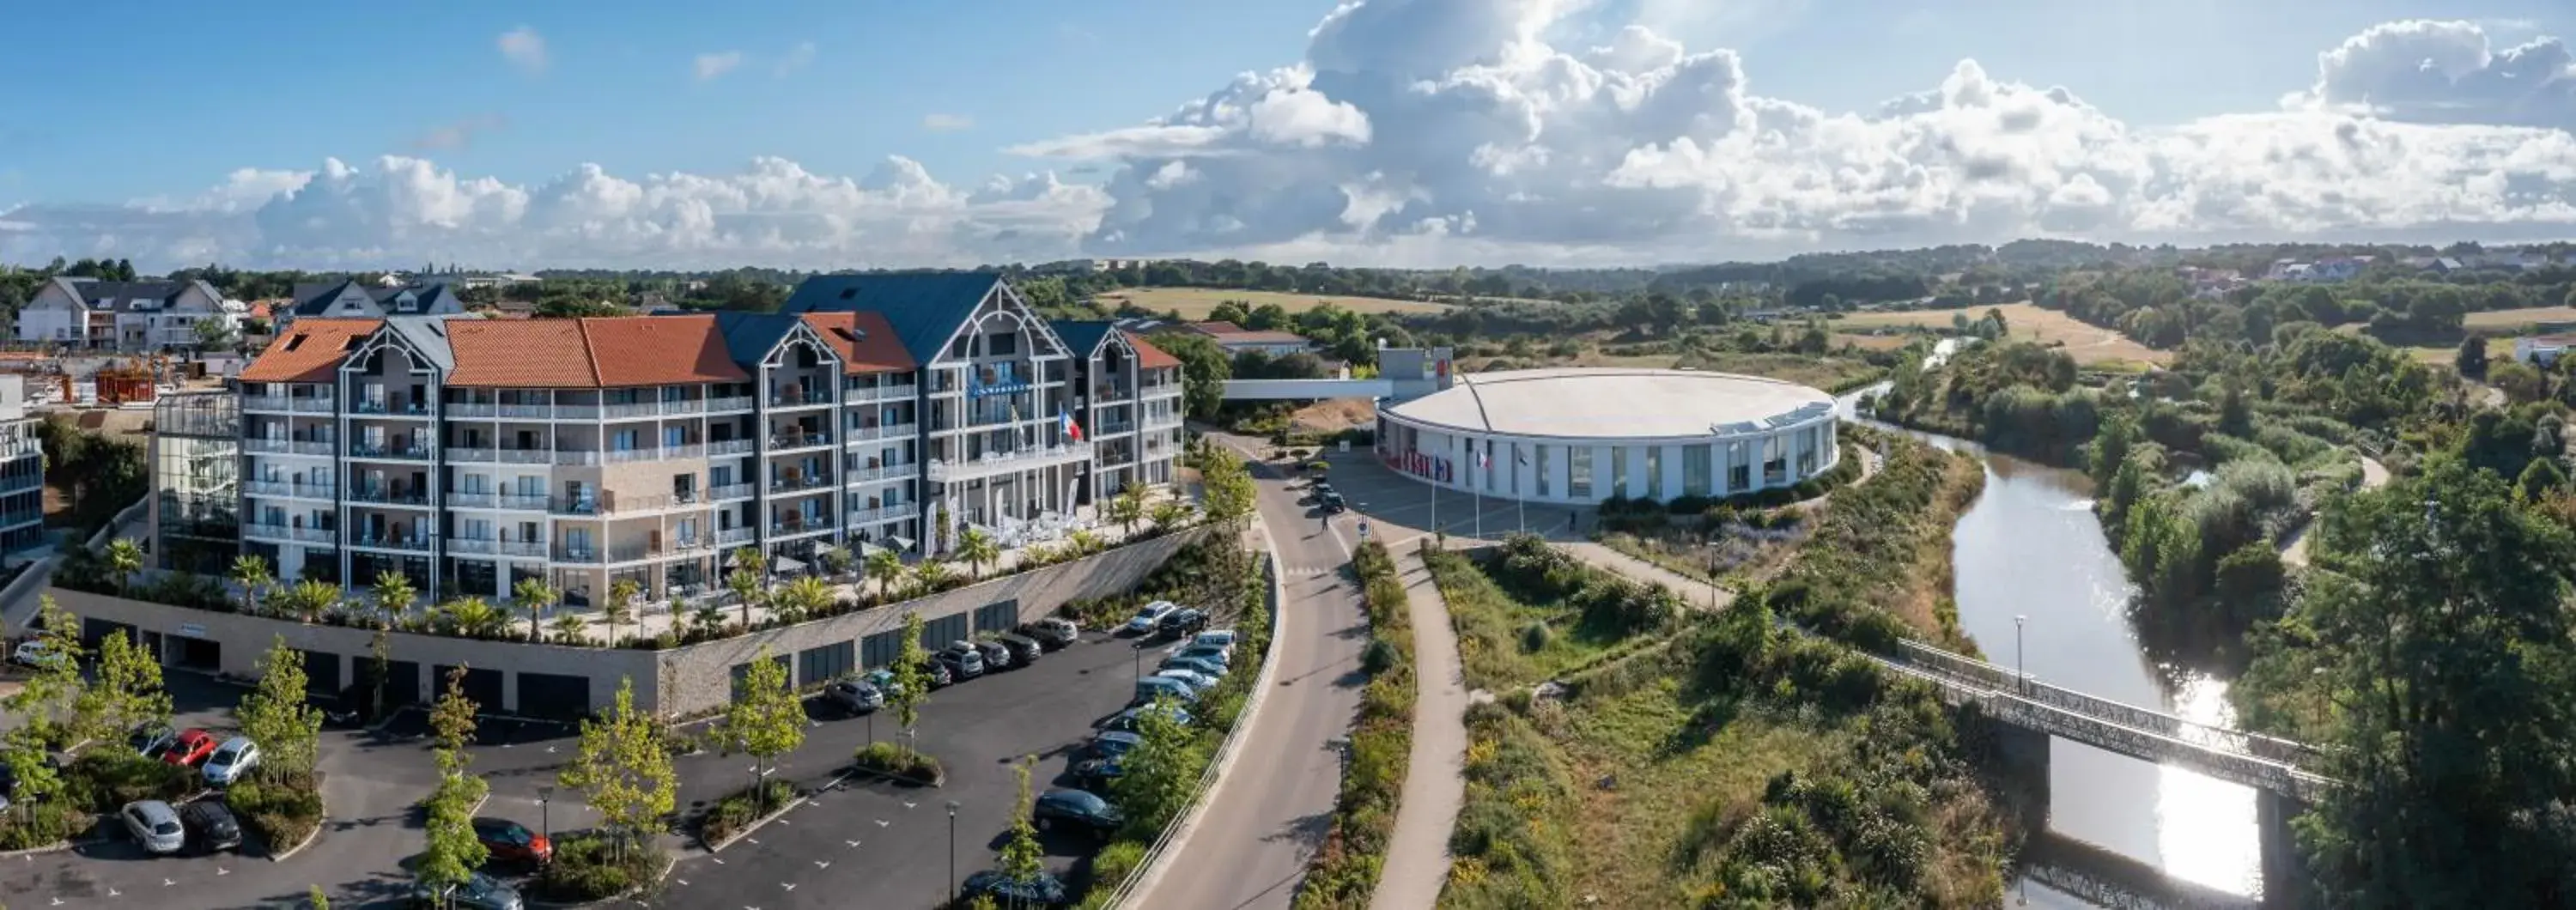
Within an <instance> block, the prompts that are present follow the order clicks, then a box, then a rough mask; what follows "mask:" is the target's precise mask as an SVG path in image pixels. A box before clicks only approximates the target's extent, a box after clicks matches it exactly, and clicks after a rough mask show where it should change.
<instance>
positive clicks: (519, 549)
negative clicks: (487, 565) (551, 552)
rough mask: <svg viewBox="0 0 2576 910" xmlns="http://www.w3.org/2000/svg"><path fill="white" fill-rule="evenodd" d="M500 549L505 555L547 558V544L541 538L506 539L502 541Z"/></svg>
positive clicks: (524, 557)
mask: <svg viewBox="0 0 2576 910" xmlns="http://www.w3.org/2000/svg"><path fill="white" fill-rule="evenodd" d="M499 549H500V551H501V555H503V556H517V557H520V558H523V559H544V558H546V544H545V541H541V540H504V541H502V542H501V543H500V545H499Z"/></svg>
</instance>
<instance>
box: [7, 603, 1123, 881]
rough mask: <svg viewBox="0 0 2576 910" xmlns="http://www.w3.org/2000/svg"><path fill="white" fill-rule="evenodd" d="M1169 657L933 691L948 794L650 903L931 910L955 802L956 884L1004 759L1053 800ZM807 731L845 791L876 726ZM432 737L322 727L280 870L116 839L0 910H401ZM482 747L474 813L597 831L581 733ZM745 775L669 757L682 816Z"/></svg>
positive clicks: (187, 697) (16, 862)
mask: <svg viewBox="0 0 2576 910" xmlns="http://www.w3.org/2000/svg"><path fill="white" fill-rule="evenodd" d="M1165 646H1167V645H1158V646H1156V648H1153V649H1148V650H1144V651H1141V652H1140V651H1139V649H1137V648H1135V647H1133V642H1132V641H1131V640H1129V639H1121V638H1115V637H1112V636H1110V635H1107V634H1104V633H1100V632H1088V633H1085V634H1084V635H1083V640H1082V641H1080V642H1078V643H1075V644H1073V645H1071V646H1069V647H1067V648H1065V649H1064V650H1062V651H1057V652H1054V653H1050V654H1048V655H1046V656H1045V657H1044V658H1043V659H1041V660H1039V661H1038V662H1037V663H1036V664H1034V665H1031V666H1028V667H1025V668H1021V669H1015V670H1010V671H1005V672H1001V673H995V674H989V675H987V676H985V677H983V678H981V679H977V680H973V681H970V682H966V683H961V684H958V685H954V686H950V687H948V688H945V689H940V690H938V691H937V692H936V693H934V694H933V695H932V696H931V698H930V701H929V703H928V704H927V705H926V706H924V707H923V709H922V722H921V727H920V741H919V743H918V745H919V747H920V748H921V749H922V750H924V751H926V752H929V753H930V754H932V755H935V756H938V757H939V758H940V759H941V760H942V761H943V762H944V763H945V764H946V767H947V775H948V776H947V781H946V786H944V787H940V788H907V787H898V786H893V785H890V784H885V783H882V782H874V781H869V780H863V779H850V780H845V781H841V783H839V785H837V786H834V787H831V789H829V790H826V791H825V792H823V793H821V794H820V795H818V796H817V797H816V798H815V799H814V800H813V801H811V802H809V803H807V804H805V805H804V806H802V807H800V808H798V809H796V810H794V811H793V812H790V813H789V814H788V815H787V816H786V817H785V818H784V819H782V820H781V821H778V822H772V823H771V824H770V825H769V826H767V827H764V828H762V829H760V830H759V831H757V832H755V833H753V834H752V835H751V836H750V837H749V838H746V839H744V840H743V841H741V842H738V843H736V844H733V845H732V846H730V847H728V848H727V849H726V850H725V851H724V852H723V853H721V854H717V855H708V854H707V853H706V852H705V851H704V850H702V849H700V848H699V847H698V846H697V845H696V843H695V841H693V840H684V839H680V838H672V839H670V841H669V842H670V844H671V846H672V847H674V848H675V850H674V852H675V854H676V856H677V857H678V860H679V862H678V865H677V866H676V867H675V869H674V870H673V872H672V875H671V877H670V880H669V881H668V882H666V883H665V887H664V892H663V894H662V895H661V896H660V897H658V898H657V899H655V900H654V901H653V902H652V903H653V904H654V905H655V906H662V907H675V908H676V907H736V906H751V907H759V908H764V910H783V908H795V907H827V906H828V907H844V906H850V905H851V895H853V894H855V893H859V892H857V891H854V890H853V889H858V888H864V889H865V892H864V893H867V894H869V895H871V896H881V897H882V899H883V900H885V902H886V903H885V905H886V906H893V907H903V906H925V907H926V906H930V905H932V904H933V903H934V902H935V901H936V900H938V899H939V898H940V897H941V896H942V895H944V894H945V893H946V890H947V888H948V887H950V885H951V884H952V883H953V882H954V881H955V879H952V878H950V877H949V872H948V866H949V857H950V852H949V851H950V822H949V818H948V809H947V803H948V802H949V801H950V800H955V801H957V802H958V804H959V807H958V810H957V818H956V822H955V857H956V875H957V876H958V877H959V878H962V877H963V876H965V875H967V874H970V873H973V872H975V871H977V870H981V869H985V868H989V867H990V866H991V865H992V862H993V859H994V856H995V853H996V851H997V850H998V848H999V846H1000V844H1001V839H1002V836H1003V834H1004V833H1005V832H1006V831H1007V830H1008V826H1009V821H1010V816H1011V813H1012V811H1013V810H1014V808H1015V803H1016V802H1017V799H1018V783H1017V778H1016V776H1015V775H1014V774H1013V773H1012V770H1011V765H1010V762H1011V760H1012V759H1014V758H1016V757H1017V756H1021V755H1036V756H1038V759H1039V763H1038V765H1037V768H1036V772H1035V779H1034V781H1033V788H1034V789H1036V790H1039V791H1043V790H1045V789H1047V788H1049V787H1052V786H1056V785H1057V784H1056V783H1055V781H1056V779H1057V778H1058V776H1059V775H1061V774H1062V773H1063V772H1064V771H1065V770H1066V768H1067V767H1068V765H1069V761H1068V759H1067V755H1068V754H1069V753H1070V752H1071V750H1073V749H1074V748H1076V747H1078V746H1079V745H1080V744H1081V743H1082V742H1083V741H1084V740H1085V739H1086V738H1088V736H1089V735H1090V733H1091V732H1092V731H1091V727H1092V724H1094V723H1095V722H1097V721H1099V720H1100V719H1102V718H1105V717H1107V716H1109V715H1111V714H1113V713H1116V712H1117V711H1118V710H1119V709H1120V708H1122V707H1124V706H1125V705H1126V702H1127V699H1128V696H1129V694H1130V693H1131V691H1132V689H1133V681H1134V678H1135V676H1136V673H1137V668H1138V667H1140V666H1141V667H1142V669H1143V670H1144V671H1145V672H1151V671H1152V670H1153V666H1152V665H1153V664H1154V663H1156V662H1157V661H1158V660H1160V658H1161V655H1160V654H1159V653H1158V650H1159V648H1160V647H1165ZM168 686H169V689H170V690H171V693H172V695H173V699H174V701H175V702H176V703H177V707H178V712H177V716H176V718H175V726H178V727H180V728H182V729H184V728H187V727H191V726H199V727H206V728H208V729H225V728H230V727H231V726H233V724H232V721H231V717H230V709H231V708H232V706H233V705H234V704H235V703H236V702H237V701H238V700H239V697H240V694H241V691H242V690H241V689H239V688H237V687H234V686H230V685H225V684H220V683H216V682H213V681H211V680H208V679H206V678H204V677H199V676H194V675H190V674H182V673H173V674H171V675H170V677H169V680H168ZM809 723H810V726H809V727H808V728H807V730H806V740H805V746H804V748H802V749H799V750H797V752H796V753H795V754H793V755H790V756H787V757H784V758H782V759H781V760H780V761H779V763H778V768H777V770H776V772H775V773H776V774H777V775H779V776H781V777H783V778H785V779H788V780H793V781H795V782H797V783H798V784H800V785H802V786H804V787H806V788H809V789H811V788H817V787H823V786H826V785H829V784H832V783H833V782H834V781H835V780H838V779H840V778H841V776H842V774H843V773H844V772H845V771H846V769H847V768H848V767H849V760H850V755H851V753H852V752H853V751H854V750H856V749H857V748H858V747H859V746H860V745H863V744H865V743H866V742H868V740H869V737H870V735H871V721H870V719H869V718H867V717H865V716H858V717H852V716H846V715H844V714H843V713H842V712H840V711H839V709H837V708H834V707H832V706H830V705H829V704H827V703H824V702H820V701H817V702H814V703H812V707H811V720H810V722H809ZM421 727H422V724H421V721H420V718H419V717H418V716H417V712H414V714H413V715H412V716H409V717H405V718H402V719H400V720H397V721H396V722H395V723H393V724H391V725H390V726H389V727H388V732H389V733H391V734H393V735H392V736H391V737H388V738H379V737H376V736H374V735H372V734H368V733H365V732H359V731H338V730H325V731H324V732H323V734H322V741H321V748H320V751H321V758H320V766H321V769H322V771H323V774H324V783H323V796H324V800H325V803H326V806H325V814H326V818H325V819H324V821H323V828H322V833H321V835H320V836H319V837H318V838H316V839H315V841H314V842H313V843H312V844H311V845H310V846H308V847H307V848H305V849H304V850H303V851H302V852H299V853H297V854H296V855H294V856H293V857H291V858H289V859H287V860H285V861H283V862H271V861H270V860H268V859H266V858H264V857H262V856H259V855H257V851H256V850H255V849H252V850H251V855H240V854H229V853H228V854H219V855H215V856H202V857H200V856H185V855H182V856H168V857H157V856H150V855H147V854H145V853H144V852H143V851H142V850H141V849H140V848H139V847H137V846H136V845H134V844H132V843H130V842H127V841H125V840H123V839H122V838H115V837H108V838H102V839H99V840H97V841H95V842H91V843H85V844H84V845H82V846H80V847H77V848H75V849H73V850H70V851H64V852H57V853H48V854H40V855H31V856H22V857H16V858H11V859H7V860H0V895H7V896H8V900H9V903H11V904H12V905H18V906H31V907H57V906H59V907H101V906H137V907H277V906H294V905H297V904H298V903H299V902H300V901H301V900H302V899H303V897H304V895H305V894H306V892H307V890H308V889H309V888H311V887H312V886H315V885H319V886H321V887H322V888H323V890H324V891H325V893H327V894H329V895H330V896H331V898H332V901H333V905H334V906H337V907H347V906H385V905H389V904H393V903H397V902H399V901H400V900H401V899H402V898H403V897H404V896H405V895H406V894H407V893H408V889H409V887H410V882H411V873H410V871H409V865H410V863H411V861H412V859H413V857H414V856H415V855H416V854H417V853H418V852H419V851H420V848H421V845H422V831H421V819H420V818H419V817H418V815H417V813H415V812H414V811H413V810H412V809H411V804H412V803H413V801H415V800H417V799H419V798H421V797H422V796H424V795H426V794H427V793H429V792H430V790H431V788H432V787H433V786H434V784H435V783H436V780H437V769H436V767H435V766H434V764H433V763H432V761H431V756H430V753H429V748H428V744H427V742H426V741H424V740H422V739H419V738H417V737H416V736H413V735H409V734H416V733H418V732H421ZM689 729H690V730H692V731H694V732H705V731H706V730H707V729H708V728H707V727H706V726H704V725H699V726H694V727H691V728H689ZM895 732H896V727H895V722H894V720H893V718H892V716H891V714H890V712H887V713H882V714H881V716H878V717H876V718H875V719H874V721H873V735H874V736H875V738H877V739H883V740H893V739H894V738H895ZM479 734H480V739H481V742H480V743H479V744H478V745H476V746H475V747H474V748H473V749H472V750H471V751H472V753H473V755H474V761H473V765H472V768H473V770H474V772H475V773H477V774H480V775H482V776H484V778H485V779H486V780H487V781H489V782H490V784H491V798H490V799H489V800H488V801H487V802H486V803H485V804H484V806H483V807H482V808H481V809H480V810H478V811H477V812H476V813H475V814H476V815H478V816H486V817H496V818H506V819H510V820H512V821H517V822H519V823H521V824H524V825H526V826H528V827H529V828H531V829H540V830H551V831H553V832H556V833H561V832H565V831H572V830H578V829H582V828H587V827H590V826H591V825H593V824H595V823H596V822H597V817H596V815H594V814H593V813H591V812H590V810H589V809H588V808H587V807H586V806H584V805H583V803H582V798H581V796H580V794H578V793H572V792H563V791H558V792H556V793H554V794H553V798H552V799H551V800H544V799H542V797H541V794H542V793H543V791H544V789H545V788H548V787H551V786H552V785H553V783H554V779H555V773H556V771H558V770H559V769H560V768H561V767H562V765H563V764H564V763H565V762H566V761H569V760H570V759H571V758H572V757H573V755H574V754H575V752H576V751H577V749H578V744H577V740H576V731H575V730H573V729H572V728H570V727H566V726H564V725H560V724H552V723H531V722H520V721H512V720H505V719H500V718H485V719H484V720H483V721H482V724H481V729H480V730H479ZM751 764H752V762H751V759H749V758H748V757H746V756H740V755H734V756H725V755H721V754H717V753H714V752H703V753H699V754H695V755H687V756H682V757H680V758H678V759H676V760H675V761H674V767H675V768H676V770H677V771H678V772H679V776H680V793H679V808H680V813H681V815H682V816H684V817H687V816H693V815H695V814H696V813H697V812H699V811H701V810H703V809H704V808H705V807H706V806H708V805H709V804H711V803H712V802H713V801H714V800H715V799H716V798H718V797H720V796H722V795H723V794H725V793H728V792H732V791H733V790H736V789H739V788H741V787H743V786H745V785H747V784H748V783H749V782H750V779H751V776H750V773H749V772H750V768H751ZM102 830H103V831H105V830H107V829H102ZM1088 846H1089V845H1088V844H1086V843H1084V842H1082V841H1081V840H1080V839H1079V838H1078V837H1077V836H1070V835H1068V836H1064V837H1061V838H1050V839H1049V843H1048V853H1049V855H1050V856H1051V857H1052V858H1053V859H1054V861H1055V865H1056V868H1057V869H1058V871H1059V872H1070V871H1071V868H1072V867H1073V866H1074V865H1075V859H1076V857H1078V856H1080V855H1081V854H1083V853H1085V852H1087V848H1088ZM505 877H508V876H505ZM872 903H873V902H872Z"/></svg>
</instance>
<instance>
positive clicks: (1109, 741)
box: [1075, 733, 1145, 758]
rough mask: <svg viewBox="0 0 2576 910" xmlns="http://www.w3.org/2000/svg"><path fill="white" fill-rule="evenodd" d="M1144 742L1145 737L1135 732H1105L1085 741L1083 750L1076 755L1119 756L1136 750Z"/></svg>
mask: <svg viewBox="0 0 2576 910" xmlns="http://www.w3.org/2000/svg"><path fill="white" fill-rule="evenodd" d="M1144 744H1145V738H1144V737H1142V736H1139V735H1137V734H1134V733H1103V734H1100V735H1098V736H1094V737H1092V738H1091V741H1090V742H1087V743H1083V744H1082V751H1080V752H1077V753H1075V755H1076V756H1078V757H1081V758H1117V757H1118V756H1121V755H1125V754H1127V753H1129V752H1134V751H1136V747H1137V746H1141V745H1144Z"/></svg>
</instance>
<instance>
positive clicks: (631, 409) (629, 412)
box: [599, 401, 662, 420]
mask: <svg viewBox="0 0 2576 910" xmlns="http://www.w3.org/2000/svg"><path fill="white" fill-rule="evenodd" d="M661 413H662V403H661V402H658V401H639V402H634V403H631V404H612V405H608V406H605V407H602V408H600V409H599V414H600V416H602V417H606V418H608V419H610V420H630V419H633V418H637V417H656V416H660V415H661Z"/></svg>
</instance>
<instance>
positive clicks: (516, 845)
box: [474, 818, 555, 866]
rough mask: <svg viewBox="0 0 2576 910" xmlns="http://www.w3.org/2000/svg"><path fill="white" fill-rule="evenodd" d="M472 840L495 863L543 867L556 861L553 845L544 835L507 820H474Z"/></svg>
mask: <svg viewBox="0 0 2576 910" xmlns="http://www.w3.org/2000/svg"><path fill="white" fill-rule="evenodd" d="M474 839H475V840H479V841H482V842H483V849H484V850H485V851H487V852H489V853H490V854H491V856H492V861H493V862H496V863H524V864H527V865H531V866H542V865H545V864H547V863H550V862H553V861H554V859H555V845H554V844H553V843H552V842H549V841H547V840H546V836H545V835H543V834H538V833H537V832H534V831H530V830H528V826H526V825H522V824H519V823H518V822H514V821H511V820H509V819H506V818H478V819H475V820H474Z"/></svg>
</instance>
